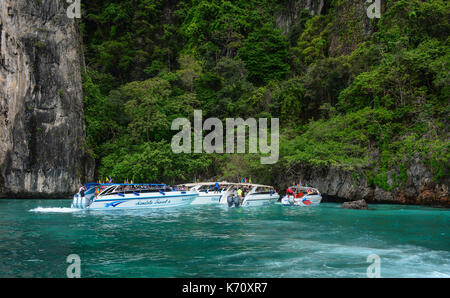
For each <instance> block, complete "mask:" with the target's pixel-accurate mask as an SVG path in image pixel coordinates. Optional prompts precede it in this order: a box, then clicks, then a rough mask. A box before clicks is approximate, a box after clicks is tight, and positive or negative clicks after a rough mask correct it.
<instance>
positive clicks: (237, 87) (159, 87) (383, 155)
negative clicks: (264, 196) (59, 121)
mask: <svg viewBox="0 0 450 298" xmlns="http://www.w3.org/2000/svg"><path fill="white" fill-rule="evenodd" d="M300 2H301V1H300ZM313 2H314V1H313ZM362 2H364V1H356V0H341V1H325V6H324V7H323V8H322V11H321V14H320V15H318V14H317V11H316V13H315V14H311V13H310V12H308V11H306V10H305V9H302V8H301V7H299V6H298V5H296V3H295V1H290V0H278V1H277V0H236V1H221V0H192V1H175V0H172V1H163V0H122V1H113V0H99V1H93V2H89V3H88V2H86V3H84V5H85V7H84V10H85V12H86V16H85V18H84V21H83V31H84V42H85V53H86V64H87V65H88V70H87V73H86V75H85V77H84V92H85V114H86V122H87V133H88V143H89V146H90V148H91V149H92V155H93V156H94V157H95V158H96V160H97V165H98V176H99V177H106V176H112V177H114V178H115V179H116V180H119V181H120V180H124V179H127V178H128V179H134V181H164V182H167V183H175V182H179V181H180V182H181V181H190V180H192V177H194V176H196V177H204V178H206V177H211V176H218V177H224V178H229V179H233V178H237V177H244V176H246V177H249V176H251V177H252V179H253V180H254V181H259V182H266V183H270V182H271V181H273V180H272V179H274V177H279V176H280V175H283V173H284V172H285V171H286V169H287V168H289V167H291V166H292V165H293V164H300V163H304V164H309V165H312V166H325V167H327V166H328V167H329V166H334V167H338V168H342V169H345V170H349V171H355V172H358V173H361V172H362V173H364V174H365V175H366V177H367V178H368V181H369V182H370V183H371V184H373V186H379V187H381V188H383V189H386V190H390V189H392V188H393V187H396V186H401V184H402V182H404V181H405V175H406V172H405V165H407V164H408V163H409V162H410V160H412V159H414V158H420V159H421V160H423V161H424V162H425V164H426V165H427V166H428V167H429V169H430V170H431V171H432V172H433V175H434V178H435V179H436V180H439V179H444V178H448V175H449V165H450V162H449V159H450V152H449V149H450V148H449V147H450V143H449V139H448V127H449V118H450V117H449V113H450V110H449V107H450V105H449V103H450V87H449V86H450V78H449V68H450V39H449V37H448V32H450V25H449V20H450V7H449V3H448V2H447V1H444V0H430V1H419V0H398V1H394V0H391V1H383V2H384V6H383V11H382V17H381V19H379V20H378V19H373V20H371V19H369V18H368V17H367V15H366V7H365V6H364V5H362V4H361V3H362ZM293 6H294V7H296V9H293V10H290V9H291V7H293ZM282 24H288V28H287V29H288V30H283V28H284V27H283V26H282ZM282 27H283V28H282ZM284 29H286V28H284ZM194 109H202V110H203V116H204V117H217V118H220V119H225V118H227V117H232V118H237V117H242V118H246V117H255V118H257V117H269V118H270V117H277V118H280V124H281V132H282V136H281V143H280V146H281V148H280V154H281V155H280V161H279V163H277V164H276V165H275V166H262V165H260V164H259V158H258V156H255V155H239V154H235V155H217V154H211V155H209V154H199V155H194V154H193V155H190V154H189V155H187V154H174V153H172V151H171V149H170V141H171V138H172V136H173V134H174V133H175V132H173V131H171V130H170V125H171V122H172V120H173V119H175V118H178V117H188V118H192V116H193V110H194ZM388 171H389V172H392V171H393V172H394V179H393V182H391V183H388V182H387V178H386V173H387V172H388Z"/></svg>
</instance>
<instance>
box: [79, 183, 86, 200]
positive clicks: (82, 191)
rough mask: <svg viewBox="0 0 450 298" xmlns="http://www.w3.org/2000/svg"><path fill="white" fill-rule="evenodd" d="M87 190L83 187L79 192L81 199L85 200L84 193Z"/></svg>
mask: <svg viewBox="0 0 450 298" xmlns="http://www.w3.org/2000/svg"><path fill="white" fill-rule="evenodd" d="M86 190H87V188H86V186H84V185H82V186H81V187H80V190H79V191H78V192H79V194H80V197H82V198H84V192H85V191H86Z"/></svg>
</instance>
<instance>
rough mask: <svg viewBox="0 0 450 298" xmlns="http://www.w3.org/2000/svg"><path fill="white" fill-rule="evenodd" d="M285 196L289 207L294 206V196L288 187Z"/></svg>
mask: <svg viewBox="0 0 450 298" xmlns="http://www.w3.org/2000/svg"><path fill="white" fill-rule="evenodd" d="M286 196H287V198H288V200H289V203H290V204H291V205H293V204H294V199H295V195H294V192H293V191H292V189H291V188H290V187H288V189H286Z"/></svg>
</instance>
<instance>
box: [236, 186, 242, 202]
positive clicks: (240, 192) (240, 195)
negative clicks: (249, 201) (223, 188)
mask: <svg viewBox="0 0 450 298" xmlns="http://www.w3.org/2000/svg"><path fill="white" fill-rule="evenodd" d="M237 195H238V197H239V204H242V189H241V188H240V187H239V189H238V190H237Z"/></svg>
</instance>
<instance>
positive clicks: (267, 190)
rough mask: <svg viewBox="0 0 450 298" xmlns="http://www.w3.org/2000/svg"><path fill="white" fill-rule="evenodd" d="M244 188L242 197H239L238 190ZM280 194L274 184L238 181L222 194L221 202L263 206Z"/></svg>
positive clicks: (244, 205)
mask: <svg viewBox="0 0 450 298" xmlns="http://www.w3.org/2000/svg"><path fill="white" fill-rule="evenodd" d="M239 189H240V190H242V197H241V198H238V195H237V194H238V190H239ZM279 198H280V196H279V195H278V193H277V192H276V191H275V189H274V188H273V187H272V186H268V185H260V184H250V183H236V184H233V186H231V187H230V188H229V189H228V190H227V192H226V193H225V194H224V195H223V196H222V198H221V200H220V203H221V204H227V205H228V206H229V207H231V206H235V207H238V206H241V207H250V206H263V205H268V204H272V203H274V202H276V201H278V199H279Z"/></svg>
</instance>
